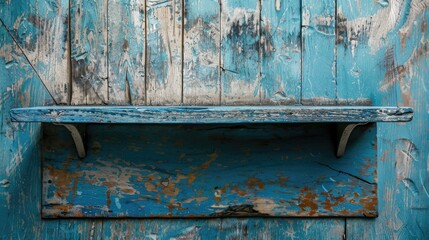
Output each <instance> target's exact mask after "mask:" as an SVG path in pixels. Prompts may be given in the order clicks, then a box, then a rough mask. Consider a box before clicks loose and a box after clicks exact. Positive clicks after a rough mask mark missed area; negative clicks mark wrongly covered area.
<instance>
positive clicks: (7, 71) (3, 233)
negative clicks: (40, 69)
mask: <svg viewBox="0 0 429 240" xmlns="http://www.w3.org/2000/svg"><path fill="white" fill-rule="evenodd" d="M41 83H42V82H41V81H40V79H39V78H38V76H37V75H36V74H35V72H34V70H33V68H32V66H31V64H30V63H29V62H28V59H27V58H26V57H25V55H24V53H23V52H22V51H21V49H20V48H19V47H18V45H17V44H15V43H14V41H13V39H12V37H11V36H10V35H9V33H8V31H7V30H6V26H4V25H3V24H2V23H0V121H1V122H0V216H1V217H2V219H3V220H2V221H0V237H1V238H4V239H24V238H33V236H36V238H37V236H38V232H39V231H40V230H39V229H40V228H41V226H42V222H41V221H39V210H40V208H39V206H40V198H38V197H37V196H40V194H41V192H40V184H39V182H40V181H41V178H40V168H39V167H37V166H40V165H38V163H40V153H41V152H40V139H41V129H40V124H36V123H33V124H16V123H12V122H11V120H10V116H9V115H8V114H5V113H6V112H7V111H9V110H10V109H11V108H12V107H16V106H22V107H24V106H36V105H39V106H40V105H44V104H45V102H46V103H47V104H52V100H50V101H49V98H50V96H49V94H48V93H47V91H46V89H45V88H44V86H43V85H42V84H41ZM17 229H19V231H17Z"/></svg>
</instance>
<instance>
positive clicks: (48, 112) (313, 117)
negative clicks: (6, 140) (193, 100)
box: [11, 106, 413, 124]
mask: <svg viewBox="0 0 429 240" xmlns="http://www.w3.org/2000/svg"><path fill="white" fill-rule="evenodd" d="M11 117H12V119H13V121H16V122H64V123H143V124H149V123H153V124H157V123H184V124H198V123H288V122H290V123H300V122H406V121H410V120H411V119H412V117H413V110H412V108H409V107H362V106H356V107H350V106H347V107H338V106H336V107H333V106H326V107H314V106H213V107H186V106H183V107H182V106H174V107H167V106H163V107H150V106H149V107H146V106H145V107H130V106H126V107H125V106H124V107H97V106H92V107H91V106H85V107H73V106H72V107H58V106H55V107H33V108H16V109H12V110H11Z"/></svg>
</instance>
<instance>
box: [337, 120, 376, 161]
mask: <svg viewBox="0 0 429 240" xmlns="http://www.w3.org/2000/svg"><path fill="white" fill-rule="evenodd" d="M366 124H368V123H352V124H346V125H343V126H339V127H338V133H339V138H338V139H339V140H338V147H337V157H338V158H340V157H342V156H343V155H344V152H345V151H346V147H347V143H348V141H349V138H350V135H351V134H352V132H353V130H354V129H355V128H356V127H357V126H362V125H366Z"/></svg>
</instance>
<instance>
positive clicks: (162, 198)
mask: <svg viewBox="0 0 429 240" xmlns="http://www.w3.org/2000/svg"><path fill="white" fill-rule="evenodd" d="M331 127H332V126H331V125H329V124H328V125H321V124H316V125H314V124H306V125H303V126H296V125H246V126H240V125H239V126H237V125H229V126H228V125H197V126H192V125H181V126H176V125H174V126H171V125H169V126H168V125H151V126H145V125H115V126H113V125H89V126H88V127H87V134H86V136H87V146H88V153H87V157H86V158H85V159H84V160H79V159H75V157H73V156H74V151H75V150H74V147H73V143H72V141H71V139H70V136H69V135H68V132H67V131H66V130H65V129H63V128H62V127H60V126H54V125H46V126H45V129H46V131H45V133H44V136H45V139H44V143H43V145H44V146H46V148H44V150H45V151H44V160H43V173H44V174H43V189H44V192H43V208H42V209H43V210H42V212H43V216H44V217H48V218H52V217H54V218H55V217H82V216H83V217H126V216H129V217H224V216H225V217H234V216H301V217H309V216H366V217H371V216H376V215H377V195H376V185H374V184H373V182H374V181H375V179H376V173H375V171H376V161H375V160H376V157H375V149H376V148H375V146H374V145H375V141H376V139H375V134H376V132H375V125H370V126H368V127H362V128H360V129H359V130H357V131H356V132H355V135H354V137H353V139H352V140H351V141H350V144H349V146H348V151H347V153H346V155H345V156H343V158H342V159H341V160H339V159H337V158H336V157H335V154H334V148H335V147H334V144H333V142H331V141H329V139H331V138H332V137H334V136H333V133H332V131H331V130H332V129H331ZM308 135H310V136H311V137H308ZM124 139H132V141H124Z"/></svg>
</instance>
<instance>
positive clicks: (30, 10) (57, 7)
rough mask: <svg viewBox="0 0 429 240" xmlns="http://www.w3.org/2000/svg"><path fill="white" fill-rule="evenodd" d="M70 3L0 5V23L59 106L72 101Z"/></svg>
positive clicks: (31, 1)
mask: <svg viewBox="0 0 429 240" xmlns="http://www.w3.org/2000/svg"><path fill="white" fill-rule="evenodd" d="M68 16H69V4H68V0H59V1H56V2H52V1H46V0H40V1H37V2H36V1H34V0H22V1H14V2H12V1H0V20H1V21H2V22H3V23H4V24H5V26H6V28H7V29H8V31H9V32H10V33H11V34H12V36H13V39H14V40H15V41H16V42H17V44H19V47H20V48H21V49H22V51H23V53H24V54H25V57H26V58H27V59H28V60H29V62H30V64H31V66H32V67H33V68H34V69H35V70H36V75H37V76H38V77H39V78H40V79H41V80H42V81H43V84H44V85H45V86H46V88H47V89H48V90H49V92H50V95H51V96H52V98H53V99H54V102H55V103H56V104H61V105H65V104H68V103H69V101H70V91H71V86H70V78H69V71H70V64H69V57H70V48H69V37H68V27H67V26H68Z"/></svg>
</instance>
